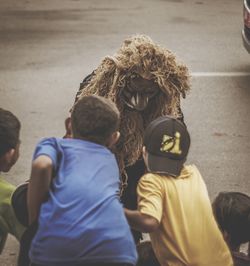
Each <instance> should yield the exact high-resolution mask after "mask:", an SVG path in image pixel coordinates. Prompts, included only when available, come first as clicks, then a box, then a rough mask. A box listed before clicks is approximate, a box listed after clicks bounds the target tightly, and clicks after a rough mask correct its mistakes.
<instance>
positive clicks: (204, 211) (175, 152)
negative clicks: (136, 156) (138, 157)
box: [125, 116, 233, 266]
mask: <svg viewBox="0 0 250 266" xmlns="http://www.w3.org/2000/svg"><path fill="white" fill-rule="evenodd" d="M144 144H145V147H144V148H143V156H144V161H145V164H146V166H147V169H148V173H147V174H145V175H144V176H143V177H142V178H141V179H140V181H139V184H138V187H137V193H138V210H137V211H131V210H128V209H125V214H126V217H127V219H128V221H129V223H130V226H131V227H132V228H134V229H136V230H139V231H142V232H148V233H150V238H151V241H152V247H153V250H154V252H155V254H156V257H157V259H158V261H159V262H160V264H161V265H162V266H167V265H171V266H182V265H183V266H184V265H192V266H212V265H213V266H232V265H233V261H232V258H231V254H230V251H229V249H228V247H227V245H226V243H225V241H224V239H223V236H222V234H221V232H220V230H219V228H218V226H217V224H216V221H215V219H214V216H213V212H212V207H211V203H210V200H209V196H208V192H207V188H206V185H205V183H204V181H203V179H202V176H201V174H200V173H199V171H198V169H197V168H196V166H194V165H184V162H185V161H186V158H187V155H188V151H189V146H190V136H189V133H188V131H187V128H186V126H185V125H184V124H183V123H181V122H180V121H179V120H177V119H175V118H173V117H170V116H165V117H160V118H158V119H156V120H154V121H153V122H152V123H150V125H149V126H148V127H147V129H146V132H145V137H144Z"/></svg>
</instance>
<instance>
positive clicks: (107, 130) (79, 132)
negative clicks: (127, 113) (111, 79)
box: [71, 95, 120, 145]
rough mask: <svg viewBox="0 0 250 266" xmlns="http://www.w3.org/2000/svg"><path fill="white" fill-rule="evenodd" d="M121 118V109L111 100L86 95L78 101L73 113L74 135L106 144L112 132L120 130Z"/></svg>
mask: <svg viewBox="0 0 250 266" xmlns="http://www.w3.org/2000/svg"><path fill="white" fill-rule="evenodd" d="M119 120H120V114H119V111H118V109H117V108H116V106H115V104H114V103H113V102H112V101H111V100H109V99H107V98H104V97H100V96H96V95H90V96H84V97H82V98H80V99H79V100H78V101H77V102H76V104H75V105H74V107H73V111H72V114H71V124H72V131H73V136H74V138H79V139H85V140H89V141H92V142H96V143H98V144H101V145H106V143H107V141H108V139H109V137H110V136H111V135H112V133H114V132H115V131H117V130H118V127H119Z"/></svg>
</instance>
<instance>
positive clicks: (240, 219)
mask: <svg viewBox="0 0 250 266" xmlns="http://www.w3.org/2000/svg"><path fill="white" fill-rule="evenodd" d="M213 211H214V215H215V218H216V220H217V223H218V225H219V227H220V229H221V230H222V232H227V234H228V235H229V245H230V246H231V248H233V249H234V248H237V247H238V246H239V245H240V244H242V243H245V242H248V241H250V197H249V196H248V195H246V194H243V193H240V192H221V193H219V195H218V196H217V197H216V198H215V200H214V202H213Z"/></svg>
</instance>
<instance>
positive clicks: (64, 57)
mask: <svg viewBox="0 0 250 266" xmlns="http://www.w3.org/2000/svg"><path fill="white" fill-rule="evenodd" d="M242 20H243V19H242V1H239V0H220V1H218V0H217V1H216V0H211V1H205V0H133V1H132V0H127V1H119V0H71V1H70V0H50V1H49V0H39V1H38V0H33V1H31V0H26V1H24V0H19V1H17V0H13V1H5V0H0V58H1V59H0V107H2V108H6V109H9V110H11V111H13V112H14V113H15V114H16V115H17V116H18V117H19V119H20V120H21V122H22V133H21V140H22V146H21V157H20V159H19V161H18V163H17V164H16V165H15V166H14V168H13V169H12V170H11V172H10V173H8V174H6V175H4V176H5V177H6V179H8V180H9V181H10V182H12V183H14V184H16V185H17V184H19V183H21V182H23V181H25V180H26V179H28V178H29V173H30V164H31V157H32V152H33V148H34V145H35V144H36V143H37V141H38V140H39V139H40V138H42V137H44V136H62V135H63V134H64V118H65V117H66V116H67V113H68V110H69V109H70V107H71V105H72V103H73V101H74V96H75V93H76V91H77V90H78V87H79V83H80V82H81V80H82V79H83V78H84V77H85V76H86V75H87V74H89V73H90V72H91V71H92V70H93V69H94V68H95V67H96V66H97V65H98V64H99V62H100V60H101V59H102V58H103V57H104V56H105V55H112V54H113V53H114V52H115V51H116V50H117V49H118V47H119V46H120V44H121V42H122V41H123V40H124V38H126V37H127V36H129V35H131V34H134V33H144V34H148V35H149V36H150V37H151V38H152V39H153V40H155V41H157V42H158V43H160V44H161V45H163V46H165V47H167V48H168V49H169V50H171V51H173V52H174V53H175V54H176V56H177V58H178V59H179V60H180V61H182V62H184V63H185V64H187V65H188V67H189V69H190V72H191V74H192V76H193V78H192V90H191V92H190V94H189V95H188V96H187V99H185V100H184V101H183V102H182V106H183V110H184V114H185V121H186V123H187V125H188V127H189V131H190V133H191V137H192V146H191V151H190V157H189V160H188V161H189V162H194V163H195V164H197V165H198V167H199V168H200V170H201V173H202V174H203V177H204V179H205V181H206V183H207V186H208V190H209V195H210V197H211V200H212V199H213V198H214V197H215V196H216V195H217V194H218V192H220V191H228V190H234V191H241V192H245V193H248V194H249V193H250V179H249V173H250V161H249V158H250V133H249V132H250V118H249V114H250V54H248V53H247V52H246V51H245V50H244V48H243V45H242V41H241V28H242V24H243V22H242ZM17 250H18V243H17V242H16V240H15V239H14V238H12V237H10V238H9V239H8V243H7V246H6V247H5V250H4V252H3V254H2V255H0V264H1V265H2V266H4V265H7V266H10V265H15V261H16V255H17Z"/></svg>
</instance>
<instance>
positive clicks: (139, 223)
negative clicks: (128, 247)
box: [124, 209, 159, 233]
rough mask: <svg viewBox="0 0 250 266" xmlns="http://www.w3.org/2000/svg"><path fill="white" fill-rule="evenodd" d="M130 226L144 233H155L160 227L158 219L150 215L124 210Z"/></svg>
mask: <svg viewBox="0 0 250 266" xmlns="http://www.w3.org/2000/svg"><path fill="white" fill-rule="evenodd" d="M124 211H125V215H126V217H127V220H128V223H129V225H130V226H131V227H132V228H133V229H135V230H137V231H141V232H144V233H150V232H153V231H155V230H156V229H157V228H158V227H159V222H158V221H157V219H155V218H154V217H152V216H150V215H146V214H143V213H140V212H139V211H132V210H128V209H124Z"/></svg>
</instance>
